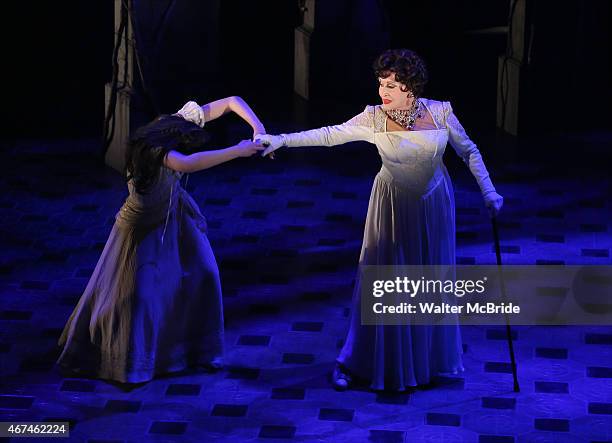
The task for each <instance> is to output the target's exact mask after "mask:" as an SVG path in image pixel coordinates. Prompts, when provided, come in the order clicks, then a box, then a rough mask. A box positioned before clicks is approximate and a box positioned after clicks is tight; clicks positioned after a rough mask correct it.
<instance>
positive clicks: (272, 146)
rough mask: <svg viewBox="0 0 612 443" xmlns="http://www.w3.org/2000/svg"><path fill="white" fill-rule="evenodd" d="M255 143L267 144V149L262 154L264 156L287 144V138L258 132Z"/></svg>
mask: <svg viewBox="0 0 612 443" xmlns="http://www.w3.org/2000/svg"><path fill="white" fill-rule="evenodd" d="M254 141H255V143H258V144H261V145H264V146H266V145H267V148H266V150H265V151H264V152H263V153H262V154H261V156H262V157H265V156H266V155H268V154H270V153H272V152H274V151H276V150H277V149H278V148H281V147H283V146H285V139H284V137H283V136H282V135H272V134H257V135H256V136H255V140H254Z"/></svg>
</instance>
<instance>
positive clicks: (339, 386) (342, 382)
mask: <svg viewBox="0 0 612 443" xmlns="http://www.w3.org/2000/svg"><path fill="white" fill-rule="evenodd" d="M352 381H353V379H352V378H351V376H350V375H348V374H347V373H346V372H344V371H343V370H342V368H341V367H340V365H336V367H335V368H334V373H333V374H332V384H333V385H334V389H335V390H336V391H346V390H347V389H348V388H349V387H350V385H351V382H352Z"/></svg>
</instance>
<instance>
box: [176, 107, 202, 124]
mask: <svg viewBox="0 0 612 443" xmlns="http://www.w3.org/2000/svg"><path fill="white" fill-rule="evenodd" d="M175 115H180V116H181V117H183V118H184V119H185V120H187V121H189V122H191V123H195V124H196V125H198V126H199V127H200V128H203V127H204V123H205V121H206V120H205V119H204V111H203V110H202V108H201V107H200V105H198V104H197V103H196V102H194V101H188V102H187V103H185V104H184V105H183V107H182V108H181V109H180V110H179V111H178V112H177V113H176V114H175Z"/></svg>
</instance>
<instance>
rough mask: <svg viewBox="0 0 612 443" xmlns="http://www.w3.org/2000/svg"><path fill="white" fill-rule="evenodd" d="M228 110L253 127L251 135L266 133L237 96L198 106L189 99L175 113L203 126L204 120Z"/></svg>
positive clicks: (245, 104) (207, 120)
mask: <svg viewBox="0 0 612 443" xmlns="http://www.w3.org/2000/svg"><path fill="white" fill-rule="evenodd" d="M230 111H232V112H234V113H236V114H237V115H238V116H240V117H241V118H242V119H243V120H244V121H245V122H247V123H248V124H249V125H250V126H251V128H253V136H255V135H258V134H265V133H266V128H265V127H264V125H263V123H262V122H261V120H259V118H258V117H257V115H256V114H255V112H253V110H252V109H251V107H250V106H249V105H248V104H247V103H246V102H245V101H244V100H243V99H242V98H240V97H238V96H231V97H226V98H222V99H220V100H215V101H214V102H210V103H207V104H205V105H203V106H199V105H198V104H197V103H196V102H194V101H189V102H187V103H185V105H184V106H183V107H182V108H181V110H180V111H178V112H177V114H178V115H180V116H181V117H183V118H184V119H185V120H189V121H190V122H192V123H195V124H197V125H199V126H200V127H203V126H204V123H205V122H209V121H212V120H215V119H217V118H219V117H221V116H222V115H225V114H227V113H228V112H230Z"/></svg>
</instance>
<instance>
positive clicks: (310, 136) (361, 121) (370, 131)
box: [280, 106, 374, 147]
mask: <svg viewBox="0 0 612 443" xmlns="http://www.w3.org/2000/svg"><path fill="white" fill-rule="evenodd" d="M280 136H281V137H282V138H283V141H284V145H285V146H288V147H298V146H335V145H341V144H344V143H348V142H352V141H358V140H363V141H367V142H370V143H374V107H373V106H366V107H365V109H364V110H363V112H362V113H360V114H358V115H356V116H355V117H353V118H351V119H350V120H348V121H346V122H344V123H342V124H340V125H334V126H324V127H322V128H318V129H311V130H309V131H302V132H294V133H291V134H280Z"/></svg>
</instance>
